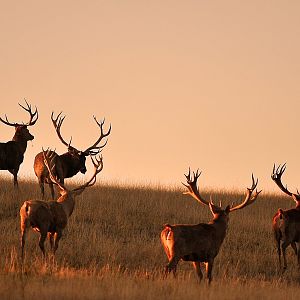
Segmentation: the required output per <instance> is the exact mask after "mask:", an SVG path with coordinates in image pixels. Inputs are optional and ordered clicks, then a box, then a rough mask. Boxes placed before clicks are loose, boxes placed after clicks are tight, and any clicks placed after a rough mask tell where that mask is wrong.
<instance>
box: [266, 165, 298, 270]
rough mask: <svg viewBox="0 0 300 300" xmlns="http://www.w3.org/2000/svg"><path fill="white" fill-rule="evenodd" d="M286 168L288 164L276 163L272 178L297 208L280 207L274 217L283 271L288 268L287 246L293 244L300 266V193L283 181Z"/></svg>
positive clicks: (277, 245)
mask: <svg viewBox="0 0 300 300" xmlns="http://www.w3.org/2000/svg"><path fill="white" fill-rule="evenodd" d="M285 169H286V164H283V165H282V166H281V165H279V166H278V167H277V168H276V166H275V164H274V167H273V172H272V175H271V178H272V179H273V181H274V182H275V183H276V184H277V186H278V187H279V188H280V190H281V191H283V192H284V193H285V194H287V195H289V196H290V197H291V198H292V199H293V200H294V201H295V203H296V207H295V208H291V209H287V210H283V209H281V208H279V209H278V211H277V213H276V214H275V215H274V216H273V219H272V228H273V232H274V237H275V242H276V247H277V253H278V261H279V269H281V251H282V255H283V271H284V270H286V269H287V260H286V248H287V247H288V246H289V245H291V246H292V248H293V250H294V252H295V255H297V261H298V267H299V268H300V251H299V246H298V249H297V243H299V242H300V194H299V192H298V190H297V194H294V193H291V192H290V191H289V190H288V188H287V186H284V185H283V184H282V182H281V176H282V174H283V173H284V171H285Z"/></svg>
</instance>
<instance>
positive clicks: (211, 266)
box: [206, 259, 214, 284]
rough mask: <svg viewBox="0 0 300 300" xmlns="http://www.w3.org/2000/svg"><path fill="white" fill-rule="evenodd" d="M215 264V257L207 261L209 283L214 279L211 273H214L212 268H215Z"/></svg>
mask: <svg viewBox="0 0 300 300" xmlns="http://www.w3.org/2000/svg"><path fill="white" fill-rule="evenodd" d="M213 264H214V260H213V259H212V260H210V261H208V262H207V263H206V277H207V280H208V284H210V283H211V279H212V276H211V273H212V269H213Z"/></svg>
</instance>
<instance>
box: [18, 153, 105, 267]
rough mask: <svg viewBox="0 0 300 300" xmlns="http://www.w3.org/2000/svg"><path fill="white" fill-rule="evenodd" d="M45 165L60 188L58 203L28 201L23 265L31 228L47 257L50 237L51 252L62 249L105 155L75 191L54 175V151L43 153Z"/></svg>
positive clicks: (24, 215) (23, 230)
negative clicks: (80, 197) (65, 233)
mask: <svg viewBox="0 0 300 300" xmlns="http://www.w3.org/2000/svg"><path fill="white" fill-rule="evenodd" d="M42 154H43V158H44V160H45V165H46V167H47V169H48V172H49V177H50V179H51V180H52V183H53V184H56V185H57V186H58V188H59V197H58V199H57V200H56V201H42V200H27V201H25V202H24V203H23V205H22V207H21V209H20V219H21V221H20V225H21V248H22V263H23V260H24V246H25V237H26V232H27V230H28V228H30V227H31V228H32V229H33V230H34V231H37V232H39V233H40V239H39V246H40V249H41V250H42V253H43V256H44V257H45V246H44V243H45V240H46V238H47V235H48V237H49V241H50V246H51V250H52V251H53V254H55V251H56V250H57V248H58V243H59V240H60V238H61V237H62V233H63V230H64V229H65V227H66V226H67V223H68V219H69V218H70V216H71V215H72V213H73V211H74V207H75V197H76V196H78V195H80V194H81V193H82V192H83V191H84V190H85V189H86V188H87V187H90V186H92V185H94V184H95V182H96V176H97V174H99V173H100V172H101V171H102V169H103V160H102V156H100V157H99V158H97V157H96V158H92V157H91V160H92V162H93V165H94V174H93V176H92V177H91V179H90V180H88V181H87V182H86V183H85V184H83V185H81V186H79V187H77V188H74V189H72V190H69V189H67V188H66V187H65V186H64V185H63V184H61V183H60V182H59V181H58V180H57V178H56V177H55V176H54V174H53V172H52V171H53V169H54V168H55V164H54V161H53V158H54V154H55V153H54V152H53V151H47V152H42Z"/></svg>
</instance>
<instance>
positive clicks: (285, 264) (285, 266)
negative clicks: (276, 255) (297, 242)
mask: <svg viewBox="0 0 300 300" xmlns="http://www.w3.org/2000/svg"><path fill="white" fill-rule="evenodd" d="M288 245H289V243H287V242H283V243H282V245H281V249H282V256H283V271H285V270H286V269H287V261H286V248H287V247H288Z"/></svg>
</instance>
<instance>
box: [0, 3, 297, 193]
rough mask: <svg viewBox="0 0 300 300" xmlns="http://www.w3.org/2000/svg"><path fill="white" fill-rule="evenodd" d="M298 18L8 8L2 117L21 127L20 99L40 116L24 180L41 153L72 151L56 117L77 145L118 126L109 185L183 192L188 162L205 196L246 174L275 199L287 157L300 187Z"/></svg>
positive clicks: (289, 9) (174, 10)
mask: <svg viewBox="0 0 300 300" xmlns="http://www.w3.org/2000/svg"><path fill="white" fill-rule="evenodd" d="M299 14H300V2H299V1H296V0H295V1H274V0H272V1H271V0H270V1H260V0H257V1H256V0H254V1H223V0H222V1H221V0H220V1H214V0H212V1H205V0H203V1H201V0H195V1H192V0H185V1H179V0H172V1H163V0H160V1H158V0H157V1H156V0H152V1H141V0H135V1H134V0H128V1H126V0H119V1H113V0H110V1H100V0H98V1H75V0H72V1H50V2H49V1H5V2H3V3H2V4H1V10H0V39H1V40H0V43H1V47H0V68H1V72H0V99H1V116H4V114H5V113H6V114H7V115H8V117H9V120H10V121H27V117H28V116H27V115H26V113H25V112H24V111H22V110H21V109H20V107H19V106H18V104H17V103H18V102H21V103H22V101H23V98H26V99H27V100H28V101H29V102H30V103H31V104H33V105H36V106H37V107H38V110H39V113H40V118H39V120H38V122H37V123H36V125H35V126H34V127H32V128H30V131H31V132H32V134H33V135H34V136H35V140H34V141H33V142H32V143H29V145H28V149H27V152H26V156H25V161H24V163H23V164H22V165H21V171H20V175H21V176H20V178H21V177H22V175H23V177H24V175H26V176H30V177H33V176H34V173H33V168H32V165H33V159H34V156H35V155H36V154H37V153H38V152H39V151H40V150H41V147H42V146H44V147H48V146H49V147H52V148H56V149H57V152H59V153H63V152H65V151H66V147H64V146H63V145H62V144H61V143H60V142H59V140H58V138H57V137H56V134H55V131H54V128H53V126H52V123H51V121H50V115H51V111H54V112H60V111H63V112H64V113H65V114H66V116H67V117H66V119H65V121H64V125H63V127H62V134H63V136H64V137H65V139H67V140H68V139H69V138H70V136H72V137H73V145H74V146H75V147H77V148H78V149H81V150H84V149H85V148H87V147H88V146H89V145H90V144H92V143H93V142H94V141H95V140H96V138H97V135H98V128H97V126H96V124H95V123H94V120H93V119H92V115H93V114H95V115H96V116H97V117H98V118H99V119H100V118H102V117H105V118H106V122H107V124H109V123H111V124H112V133H111V136H110V138H109V142H108V144H107V146H106V148H105V150H104V151H103V156H104V163H105V165H104V170H103V173H102V178H103V179H104V180H107V181H117V182H122V183H161V184H172V185H178V186H179V185H180V182H181V181H183V180H184V176H183V173H184V172H186V170H187V169H188V167H189V166H191V167H192V168H193V169H194V168H197V167H199V168H200V169H201V170H202V171H203V174H202V175H201V179H200V184H201V185H202V186H205V187H216V188H223V187H224V188H227V189H230V188H232V187H235V188H239V189H244V188H245V187H246V186H249V185H250V183H251V178H250V175H251V172H253V173H254V174H255V176H257V177H259V179H260V188H262V189H264V190H273V188H274V187H275V184H274V183H273V182H272V181H271V179H270V173H271V171H272V166H273V163H274V162H278V163H282V162H287V165H288V167H287V170H286V174H285V176H284V178H283V180H284V182H286V183H288V186H289V187H290V188H291V189H292V190H293V189H295V188H296V187H298V188H300V178H299V175H298V170H299V168H300V156H299V147H300V138H299V127H300V126H299V124H298V123H299V115H300V101H299V100H300V63H299V62H300V59H299V57H300V39H299V37H300V18H299ZM0 132H1V138H0V140H1V141H7V140H9V139H11V137H12V136H13V134H14V129H13V128H10V127H7V126H5V125H4V124H0ZM5 173H6V171H1V174H5ZM78 178H81V177H80V176H79V177H78ZM80 180H81V179H80Z"/></svg>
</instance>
